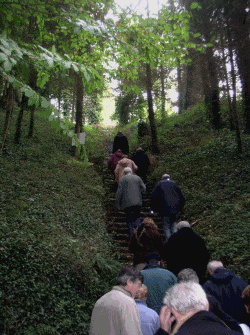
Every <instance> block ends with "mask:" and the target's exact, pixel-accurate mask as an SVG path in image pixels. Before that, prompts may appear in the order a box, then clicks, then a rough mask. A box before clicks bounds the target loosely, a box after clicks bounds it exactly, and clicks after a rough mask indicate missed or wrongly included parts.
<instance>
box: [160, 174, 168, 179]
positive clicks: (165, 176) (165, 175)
mask: <svg viewBox="0 0 250 335" xmlns="http://www.w3.org/2000/svg"><path fill="white" fill-rule="evenodd" d="M161 178H162V179H163V178H170V175H169V174H167V173H165V174H164V175H162V177H161Z"/></svg>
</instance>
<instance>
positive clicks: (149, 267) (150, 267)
mask: <svg viewBox="0 0 250 335" xmlns="http://www.w3.org/2000/svg"><path fill="white" fill-rule="evenodd" d="M154 268H161V266H160V265H159V264H157V263H155V264H147V265H146V266H145V267H144V269H143V270H147V269H154Z"/></svg>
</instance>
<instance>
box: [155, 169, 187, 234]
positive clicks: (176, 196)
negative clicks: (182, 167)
mask: <svg viewBox="0 0 250 335" xmlns="http://www.w3.org/2000/svg"><path fill="white" fill-rule="evenodd" d="M184 204H185V198H184V195H183V194H182V191H181V189H180V187H179V186H178V185H177V184H176V183H175V182H174V181H172V180H171V178H170V176H169V175H168V174H164V175H163V176H162V179H161V181H160V182H159V183H158V184H157V185H156V187H155V189H154V191H153V193H152V194H151V210H152V211H154V212H156V213H159V214H160V215H161V218H162V224H163V230H164V234H165V236H166V241H168V239H169V237H170V236H171V235H172V234H173V233H175V232H176V231H177V228H176V225H177V222H176V218H177V215H178V213H179V212H180V211H182V209H183V207H184Z"/></svg>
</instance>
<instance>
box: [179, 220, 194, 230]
mask: <svg viewBox="0 0 250 335" xmlns="http://www.w3.org/2000/svg"><path fill="white" fill-rule="evenodd" d="M181 228H191V226H190V223H189V222H188V221H180V222H178V223H177V229H179V230H180V229H181Z"/></svg>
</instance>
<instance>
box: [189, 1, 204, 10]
mask: <svg viewBox="0 0 250 335" xmlns="http://www.w3.org/2000/svg"><path fill="white" fill-rule="evenodd" d="M190 8H191V9H196V8H198V9H199V8H201V6H200V5H199V3H198V2H193V3H192V4H191V6H190Z"/></svg>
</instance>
